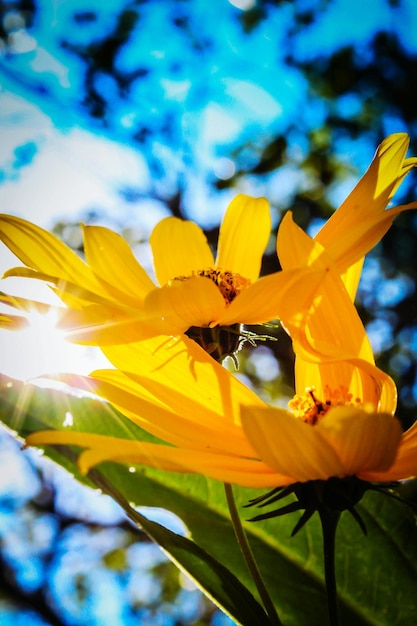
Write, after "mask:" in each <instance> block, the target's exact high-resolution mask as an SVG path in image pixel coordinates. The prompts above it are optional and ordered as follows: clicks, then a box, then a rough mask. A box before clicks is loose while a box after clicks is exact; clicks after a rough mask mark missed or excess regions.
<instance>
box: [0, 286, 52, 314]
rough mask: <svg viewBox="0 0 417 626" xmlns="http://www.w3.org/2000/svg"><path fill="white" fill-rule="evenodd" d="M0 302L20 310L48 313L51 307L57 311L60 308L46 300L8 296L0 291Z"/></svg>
mask: <svg viewBox="0 0 417 626" xmlns="http://www.w3.org/2000/svg"><path fill="white" fill-rule="evenodd" d="M0 302H1V303H2V304H7V305H8V306H12V307H14V308H15V309H18V310H20V311H27V312H31V311H37V312H38V313H48V311H50V310H51V309H56V311H57V313H58V312H59V311H60V310H61V311H62V310H63V309H62V308H61V309H60V307H54V306H51V305H50V304H47V303H46V302H39V301H38V300H29V299H28V298H22V297H20V296H10V295H8V294H6V293H3V292H2V291H0Z"/></svg>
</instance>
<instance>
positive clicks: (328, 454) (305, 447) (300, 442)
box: [241, 407, 343, 482]
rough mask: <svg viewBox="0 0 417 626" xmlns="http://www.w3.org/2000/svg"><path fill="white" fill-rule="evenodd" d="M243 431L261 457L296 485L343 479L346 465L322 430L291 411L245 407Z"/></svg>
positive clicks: (243, 408)
mask: <svg viewBox="0 0 417 626" xmlns="http://www.w3.org/2000/svg"><path fill="white" fill-rule="evenodd" d="M241 419H242V425H243V429H244V431H245V433H246V435H247V437H248V439H249V441H250V442H251V444H252V445H253V447H254V448H255V450H256V451H257V454H258V456H259V458H260V459H261V460H262V461H264V462H265V463H266V464H267V465H268V466H269V467H271V468H272V469H274V470H275V471H276V472H277V473H278V474H287V475H288V476H291V477H292V479H293V482H306V481H309V480H326V479H327V478H330V477H331V476H340V475H341V474H342V473H343V466H342V464H341V462H340V461H339V458H338V455H337V454H336V452H335V451H334V450H333V448H332V446H331V445H330V444H329V443H328V441H326V438H325V437H324V436H323V435H322V433H321V432H320V430H319V429H318V428H316V427H312V426H310V425H309V424H306V423H305V422H303V421H301V420H298V419H296V418H295V417H293V416H292V415H291V414H290V413H288V412H287V411H284V410H281V409H275V408H269V407H268V408H264V407H242V413H241Z"/></svg>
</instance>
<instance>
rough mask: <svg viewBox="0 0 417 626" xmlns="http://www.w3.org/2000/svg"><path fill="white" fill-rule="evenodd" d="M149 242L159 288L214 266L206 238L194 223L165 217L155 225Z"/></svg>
mask: <svg viewBox="0 0 417 626" xmlns="http://www.w3.org/2000/svg"><path fill="white" fill-rule="evenodd" d="M149 241H150V244H151V248H152V253H153V261H154V268H155V275H156V278H157V280H158V282H159V284H160V285H161V286H162V285H165V284H166V283H168V282H169V281H170V280H172V279H174V278H176V277H181V276H191V275H192V274H193V272H197V271H198V270H205V269H208V268H210V267H213V266H214V258H213V254H212V252H211V250H210V246H209V245H208V243H207V239H206V236H205V235H204V233H203V231H202V230H201V228H200V227H199V226H197V224H194V222H188V221H184V220H180V219H179V218H177V217H167V218H165V219H163V220H162V221H161V222H159V223H158V224H157V225H156V226H155V228H154V229H153V231H152V234H151V236H150V240H149Z"/></svg>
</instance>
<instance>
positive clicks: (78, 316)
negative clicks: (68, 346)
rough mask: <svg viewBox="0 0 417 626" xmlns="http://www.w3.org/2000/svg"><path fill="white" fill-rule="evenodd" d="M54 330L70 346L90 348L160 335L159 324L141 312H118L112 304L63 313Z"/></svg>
mask: <svg viewBox="0 0 417 626" xmlns="http://www.w3.org/2000/svg"><path fill="white" fill-rule="evenodd" d="M57 327H58V328H59V329H60V330H62V331H64V332H65V336H66V338H67V339H68V340H70V341H71V342H73V343H78V344H82V345H92V346H94V345H99V346H106V345H114V344H119V343H124V342H130V341H140V340H141V339H146V338H148V337H155V336H156V335H158V334H160V326H159V324H158V320H157V321H156V322H155V324H153V323H152V321H151V320H149V319H147V318H146V316H145V314H144V313H143V312H141V311H138V312H135V311H132V310H129V309H128V310H124V309H117V308H116V307H115V306H114V305H111V304H110V305H109V304H97V305H95V304H92V305H89V306H85V307H83V308H82V309H66V310H65V312H63V313H60V315H59V318H58V323H57Z"/></svg>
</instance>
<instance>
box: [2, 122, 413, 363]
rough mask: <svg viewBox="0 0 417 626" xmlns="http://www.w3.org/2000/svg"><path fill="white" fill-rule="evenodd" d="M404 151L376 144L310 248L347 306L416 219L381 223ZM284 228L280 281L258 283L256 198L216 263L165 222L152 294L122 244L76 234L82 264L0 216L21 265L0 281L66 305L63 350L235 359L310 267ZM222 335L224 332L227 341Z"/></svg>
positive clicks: (266, 224)
mask: <svg viewBox="0 0 417 626" xmlns="http://www.w3.org/2000/svg"><path fill="white" fill-rule="evenodd" d="M408 143H409V139H408V136H407V135H406V134H404V133H398V134H395V135H391V136H389V137H388V138H387V139H385V140H384V141H383V142H382V144H381V145H380V146H379V148H378V150H377V152H376V155H375V158H374V160H373V162H372V164H371V166H370V168H369V170H368V171H367V173H366V174H365V176H364V177H363V178H362V180H361V181H360V182H359V183H358V185H357V186H356V188H355V189H354V191H353V192H352V193H351V194H350V196H349V197H348V198H347V199H346V200H345V202H344V203H343V204H342V205H341V207H339V209H338V210H337V211H336V212H335V213H334V215H332V217H331V218H330V219H329V220H328V222H327V223H326V224H325V225H324V227H323V228H322V230H321V231H320V233H318V235H317V236H316V238H315V239H316V241H317V242H318V243H320V244H321V245H322V246H323V248H324V249H325V251H326V253H327V254H328V256H329V258H330V259H333V261H334V263H335V268H336V270H337V272H339V273H340V274H343V280H344V282H345V286H346V288H347V289H348V291H349V293H350V295H351V297H352V299H353V298H354V295H355V293H356V287H357V283H358V281H359V277H360V270H361V264H362V257H363V255H364V254H365V253H366V252H367V251H368V250H369V249H370V248H372V246H374V245H375V244H376V243H377V241H379V239H380V238H381V237H382V235H383V234H384V233H385V232H386V230H387V229H388V228H389V226H390V224H391V223H392V220H393V219H394V217H395V216H396V215H398V213H400V212H401V211H403V210H405V209H410V208H415V207H417V203H412V204H409V205H404V206H398V207H395V208H391V209H389V210H388V211H385V207H386V205H387V203H388V202H389V200H390V198H391V197H392V195H393V194H394V192H395V190H396V189H397V188H398V186H399V184H400V183H401V181H402V180H403V179H404V177H405V176H406V174H407V173H408V172H409V171H410V170H411V169H412V168H413V167H414V166H415V165H416V163H417V159H415V158H409V159H406V158H405V154H406V151H407V147H408ZM291 219H292V218H291V214H290V213H288V214H287V215H286V216H285V217H284V220H283V222H282V225H281V227H280V229H279V234H278V241H277V251H278V256H279V259H280V262H281V265H282V267H283V270H284V271H283V272H277V273H275V274H272V275H269V276H267V277H264V278H262V279H259V280H258V278H259V272H260V266H261V260H262V255H263V253H264V250H265V247H266V245H267V241H268V238H269V235H270V228H271V220H270V213H269V206H268V203H267V201H266V200H265V199H263V198H258V199H254V198H251V197H248V196H244V195H239V196H237V197H236V198H235V199H234V200H233V201H232V203H231V204H230V206H229V207H228V209H227V211H226V215H225V217H224V220H223V223H222V225H221V229H220V237H219V245H218V251H217V258H216V260H214V258H213V255H212V252H211V250H210V248H209V246H208V243H207V240H206V238H205V236H204V234H203V232H202V231H201V229H200V228H199V227H198V226H197V225H196V224H194V223H193V222H188V221H182V220H179V219H178V218H174V217H170V218H166V219H165V220H162V222H160V223H159V224H158V225H157V226H156V227H155V229H154V231H153V233H152V235H151V238H150V243H151V248H152V252H153V259H154V268H155V274H156V278H157V280H158V283H159V285H160V286H157V285H155V284H154V283H153V281H152V280H151V278H150V277H149V276H148V274H147V273H146V272H145V270H144V269H143V267H141V265H140V264H139V263H138V262H137V261H136V259H135V258H134V256H133V253H132V251H131V250H130V248H129V246H128V245H127V243H126V242H125V241H124V240H123V239H122V238H121V237H120V236H119V235H117V234H116V233H114V232H112V231H111V230H109V229H107V228H103V227H99V226H86V227H84V229H83V233H84V248H85V255H86V262H84V261H82V260H81V259H80V258H79V257H78V256H77V255H76V254H75V253H74V252H72V251H71V250H70V249H69V248H68V247H67V246H65V245H64V244H63V243H62V242H61V241H59V240H58V239H57V238H56V237H54V236H53V235H52V234H50V233H48V232H47V231H45V230H43V229H41V228H39V227H37V226H35V225H33V224H31V223H30V222H27V221H25V220H22V219H19V218H17V217H12V216H7V215H5V216H0V239H2V240H3V242H4V243H5V244H6V245H7V246H8V247H9V248H10V250H11V251H12V252H14V254H16V256H18V257H19V258H20V260H21V261H22V262H23V263H24V264H25V265H26V267H25V268H14V269H11V270H9V271H8V272H6V274H5V276H23V277H31V278H37V279H40V280H43V281H46V282H48V283H50V285H51V286H52V287H53V289H54V290H55V292H56V293H57V294H58V296H60V297H61V299H62V300H63V302H64V304H65V305H66V308H64V307H63V308H62V310H61V311H60V321H59V327H60V328H62V329H64V330H66V333H67V338H68V339H70V340H71V341H73V342H76V343H85V344H92V345H99V346H104V345H110V344H118V343H121V342H123V343H128V342H132V341H138V340H141V339H144V338H147V337H152V336H156V335H178V334H181V333H188V335H189V336H190V337H192V338H194V339H195V340H197V341H198V342H199V343H200V345H202V346H203V347H204V348H205V349H206V350H207V351H208V352H210V353H211V354H212V355H213V356H214V357H215V358H218V359H221V358H222V357H223V356H224V355H225V354H230V353H233V352H234V351H235V350H236V349H237V348H238V347H239V341H240V338H239V333H240V327H239V326H240V325H241V324H247V325H253V324H261V323H265V322H268V321H270V320H273V319H276V318H283V317H285V315H283V311H281V310H280V307H279V305H280V304H281V303H282V298H281V297H280V292H281V291H282V289H283V288H284V285H285V284H286V283H287V282H291V281H292V280H297V279H298V276H299V275H300V273H302V272H304V271H305V270H306V268H307V267H308V266H313V265H314V260H312V258H311V257H310V256H309V253H308V252H307V254H306V255H304V259H303V260H302V262H300V256H299V254H298V252H297V246H296V243H295V242H294V241H293V240H291V239H290V238H288V234H287V231H288V229H287V227H286V225H287V223H288V222H290V221H291ZM0 302H6V303H7V304H14V305H15V306H16V307H17V308H25V306H26V307H27V306H30V304H28V301H27V300H23V299H21V298H12V297H11V296H5V297H1V296H0ZM0 324H1V321H0ZM223 327H232V329H231V331H230V332H229V330H226V336H224V335H223V336H222V332H223ZM233 327H234V328H233ZM210 329H211V330H210Z"/></svg>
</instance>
